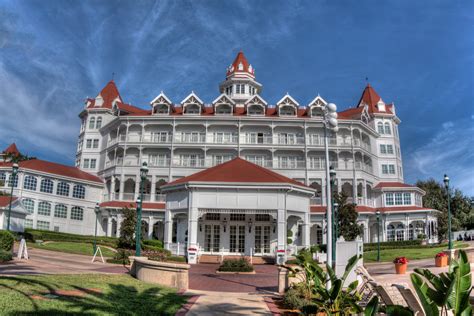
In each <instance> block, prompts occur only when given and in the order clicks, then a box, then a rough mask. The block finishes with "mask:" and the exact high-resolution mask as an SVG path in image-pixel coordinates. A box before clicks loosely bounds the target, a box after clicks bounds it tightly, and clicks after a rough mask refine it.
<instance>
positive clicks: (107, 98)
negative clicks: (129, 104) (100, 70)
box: [88, 80, 123, 109]
mask: <svg viewBox="0 0 474 316" xmlns="http://www.w3.org/2000/svg"><path fill="white" fill-rule="evenodd" d="M98 96H100V97H102V99H103V100H104V102H103V103H102V105H100V106H99V105H98V107H101V108H108V109H111V108H112V104H113V102H114V100H116V99H117V98H118V100H119V101H120V102H123V101H122V97H121V96H120V92H119V91H118V89H117V86H116V85H115V82H114V80H110V81H109V82H108V83H107V84H106V85H105V87H104V88H103V89H102V90H101V91H100V93H99V95H98ZM88 100H89V101H91V104H90V105H89V107H94V106H95V102H96V99H88Z"/></svg>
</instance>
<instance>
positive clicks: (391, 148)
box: [387, 145, 393, 155]
mask: <svg viewBox="0 0 474 316" xmlns="http://www.w3.org/2000/svg"><path fill="white" fill-rule="evenodd" d="M387 154H391V155H393V145H387Z"/></svg>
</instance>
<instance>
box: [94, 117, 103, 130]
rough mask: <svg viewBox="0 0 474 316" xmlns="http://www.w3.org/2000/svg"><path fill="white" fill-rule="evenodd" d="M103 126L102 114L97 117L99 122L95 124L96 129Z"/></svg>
mask: <svg viewBox="0 0 474 316" xmlns="http://www.w3.org/2000/svg"><path fill="white" fill-rule="evenodd" d="M101 127H102V116H99V117H98V118H97V123H96V124H95V128H96V129H99V128H101Z"/></svg>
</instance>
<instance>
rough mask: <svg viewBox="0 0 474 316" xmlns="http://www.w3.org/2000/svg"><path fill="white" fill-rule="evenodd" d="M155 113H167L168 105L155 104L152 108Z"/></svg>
mask: <svg viewBox="0 0 474 316" xmlns="http://www.w3.org/2000/svg"><path fill="white" fill-rule="evenodd" d="M154 110H155V113H157V114H168V105H166V104H157V105H156V106H155V108H154Z"/></svg>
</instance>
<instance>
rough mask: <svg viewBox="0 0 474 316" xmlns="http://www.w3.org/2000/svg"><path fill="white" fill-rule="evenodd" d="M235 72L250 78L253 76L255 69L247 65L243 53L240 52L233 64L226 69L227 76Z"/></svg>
mask: <svg viewBox="0 0 474 316" xmlns="http://www.w3.org/2000/svg"><path fill="white" fill-rule="evenodd" d="M240 64H242V69H239V65H240ZM236 72H245V73H248V74H250V75H251V76H254V75H255V69H254V68H253V67H252V65H250V64H249V62H248V61H247V58H246V57H245V55H244V53H243V52H242V51H240V52H239V53H238V54H237V56H236V57H235V59H234V62H233V63H232V64H231V65H230V66H229V68H228V69H227V76H229V75H231V74H233V73H236Z"/></svg>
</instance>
